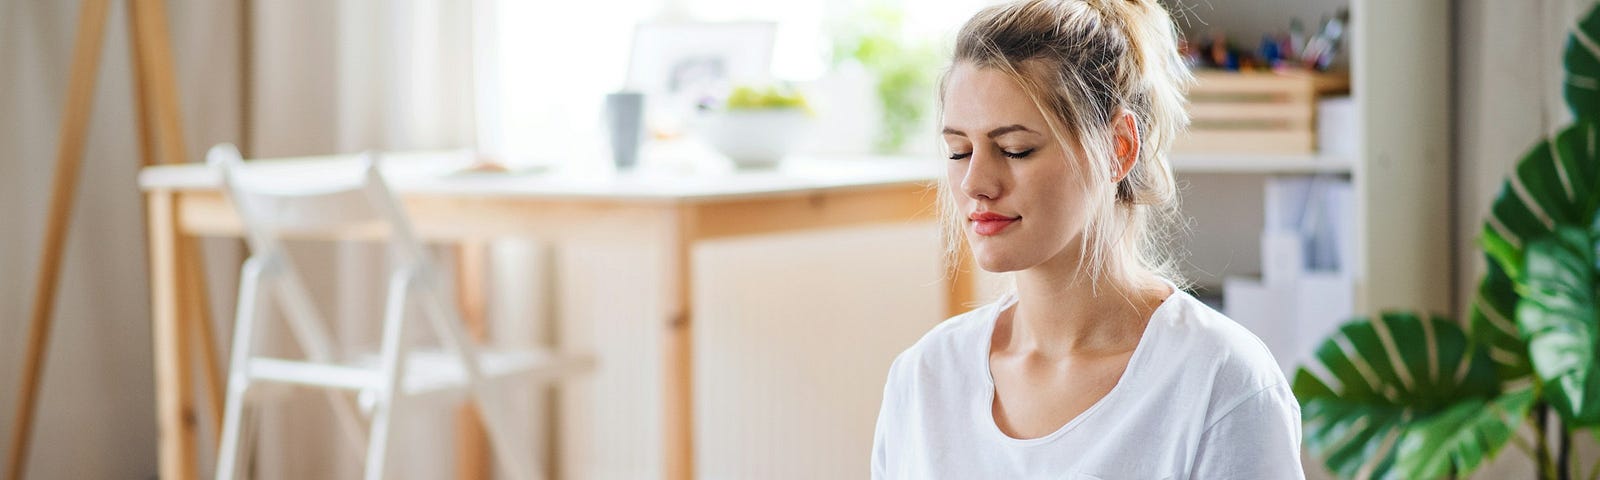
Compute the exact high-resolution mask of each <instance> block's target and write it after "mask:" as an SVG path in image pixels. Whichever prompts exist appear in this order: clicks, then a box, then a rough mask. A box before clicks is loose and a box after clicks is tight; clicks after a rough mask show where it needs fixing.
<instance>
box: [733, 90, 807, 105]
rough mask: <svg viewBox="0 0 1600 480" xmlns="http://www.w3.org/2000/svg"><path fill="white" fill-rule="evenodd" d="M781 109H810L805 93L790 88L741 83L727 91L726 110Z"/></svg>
mask: <svg viewBox="0 0 1600 480" xmlns="http://www.w3.org/2000/svg"><path fill="white" fill-rule="evenodd" d="M781 109H799V110H805V111H810V110H811V106H810V105H808V104H807V103H806V97H805V95H802V94H801V93H800V92H798V91H795V90H794V89H792V88H779V87H776V86H768V87H765V88H757V87H753V86H749V85H741V86H738V87H734V89H733V91H732V92H729V93H728V110H781Z"/></svg>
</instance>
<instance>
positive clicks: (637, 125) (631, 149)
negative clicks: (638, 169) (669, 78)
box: [605, 92, 644, 170]
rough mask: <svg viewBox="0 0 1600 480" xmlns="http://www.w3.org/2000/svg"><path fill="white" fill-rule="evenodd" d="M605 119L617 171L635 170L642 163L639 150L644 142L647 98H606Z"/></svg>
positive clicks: (635, 95) (629, 95)
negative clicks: (645, 99)
mask: <svg viewBox="0 0 1600 480" xmlns="http://www.w3.org/2000/svg"><path fill="white" fill-rule="evenodd" d="M605 119H606V131H607V133H608V134H609V135H610V137H611V158H612V160H613V161H615V162H616V164H617V169H618V170H624V169H629V168H633V166H634V165H637V164H638V163H639V146H640V144H642V143H643V142H644V94H643V93H639V92H616V93H610V94H606V112H605Z"/></svg>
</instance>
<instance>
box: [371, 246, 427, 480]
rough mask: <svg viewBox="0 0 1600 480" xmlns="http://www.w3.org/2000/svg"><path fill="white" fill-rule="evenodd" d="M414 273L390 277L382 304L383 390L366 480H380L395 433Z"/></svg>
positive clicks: (373, 428) (397, 274) (403, 273)
mask: <svg viewBox="0 0 1600 480" xmlns="http://www.w3.org/2000/svg"><path fill="white" fill-rule="evenodd" d="M414 278H415V271H414V270H409V269H408V270H403V271H400V272H396V273H395V274H393V275H391V276H390V277H389V291H388V298H387V299H385V301H384V311H383V317H384V318H383V346H382V347H381V348H382V353H381V356H380V357H379V358H380V359H381V360H380V362H382V368H383V376H384V378H383V387H382V388H381V389H380V391H379V392H378V405H377V409H376V410H375V411H374V412H373V415H372V430H371V433H370V434H369V436H368V438H367V465H366V480H383V469H384V467H385V466H387V465H386V464H387V463H388V453H389V452H388V448H389V441H390V439H391V437H392V436H393V434H394V411H395V407H396V403H397V400H398V397H399V393H400V389H401V388H403V386H402V384H401V382H400V379H401V378H403V377H404V376H405V365H406V362H405V356H406V348H405V325H406V318H405V315H406V304H407V302H406V298H407V297H408V294H410V292H411V285H412V280H413V279H414Z"/></svg>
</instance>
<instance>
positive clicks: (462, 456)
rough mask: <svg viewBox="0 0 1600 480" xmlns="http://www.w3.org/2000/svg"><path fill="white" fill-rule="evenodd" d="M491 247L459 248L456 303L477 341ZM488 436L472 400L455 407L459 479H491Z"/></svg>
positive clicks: (483, 324)
mask: <svg viewBox="0 0 1600 480" xmlns="http://www.w3.org/2000/svg"><path fill="white" fill-rule="evenodd" d="M488 250H489V248H488V245H487V244H485V243H484V242H482V241H478V240H466V241H463V242H461V244H460V245H458V246H457V247H456V302H457V303H459V304H460V305H459V306H460V308H461V321H462V322H463V323H465V324H466V327H467V328H466V330H467V334H468V335H471V336H472V339H473V340H476V341H478V342H483V341H484V340H485V339H486V338H487V337H488V330H487V320H486V319H485V312H486V311H487V308H488V303H487V298H486V295H485V294H484V291H485V290H486V287H487V286H486V285H484V282H485V279H486V278H487V277H486V276H485V275H487V273H488V272H485V271H484V267H486V266H487V265H488V263H487V262H488V258H487V257H488ZM488 435H489V434H488V432H487V431H485V430H484V427H483V416H481V415H479V414H478V409H477V408H476V407H473V405H472V403H471V402H468V403H467V404H465V405H462V406H461V408H459V409H457V410H456V478H458V479H461V480H478V479H484V478H489V477H490V474H491V473H493V471H494V469H493V467H492V465H493V463H492V462H491V461H490V458H489V448H488V443H489V440H488V438H489V436H488ZM494 453H495V454H497V455H507V454H508V452H494ZM526 453H528V454H531V453H532V452H526ZM512 455H515V453H513V454H512Z"/></svg>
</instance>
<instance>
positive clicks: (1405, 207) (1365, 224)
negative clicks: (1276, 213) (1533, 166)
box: [1171, 0, 1454, 312]
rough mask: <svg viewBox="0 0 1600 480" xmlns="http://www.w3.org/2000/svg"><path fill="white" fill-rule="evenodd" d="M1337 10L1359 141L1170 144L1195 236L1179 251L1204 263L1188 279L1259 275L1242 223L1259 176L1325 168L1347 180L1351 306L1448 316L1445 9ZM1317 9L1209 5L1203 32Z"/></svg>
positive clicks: (1402, 5)
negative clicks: (1346, 18) (1251, 147)
mask: <svg viewBox="0 0 1600 480" xmlns="http://www.w3.org/2000/svg"><path fill="white" fill-rule="evenodd" d="M1349 7H1350V13H1351V19H1350V22H1349V25H1348V27H1349V30H1348V36H1347V38H1346V40H1345V52H1347V53H1346V56H1347V57H1348V59H1349V61H1348V64H1349V65H1348V67H1347V68H1348V71H1349V72H1350V76H1349V90H1350V92H1351V98H1352V101H1353V103H1354V106H1355V115H1356V118H1357V125H1356V128H1357V131H1358V137H1359V138H1360V139H1361V141H1360V143H1359V144H1358V145H1357V146H1356V149H1355V153H1354V154H1353V155H1329V154H1323V153H1305V154H1261V153H1248V152H1246V151H1244V150H1246V149H1245V148H1243V147H1241V148H1240V151H1226V150H1223V151H1217V150H1215V149H1214V148H1204V149H1190V150H1185V149H1184V148H1182V146H1181V145H1182V144H1181V143H1180V146H1179V147H1178V148H1176V149H1175V152H1174V153H1173V155H1172V158H1171V161H1172V165H1173V168H1174V170H1175V171H1176V172H1177V173H1178V175H1179V177H1180V182H1181V183H1182V184H1185V185H1186V190H1185V192H1184V198H1183V202H1184V210H1185V212H1186V213H1188V214H1191V215H1193V216H1195V217H1196V218H1195V221H1196V228H1195V230H1196V234H1195V236H1194V237H1193V238H1191V239H1190V240H1189V243H1190V244H1189V245H1185V247H1186V248H1187V249H1188V250H1189V251H1191V252H1192V253H1191V259H1192V260H1191V262H1192V263H1202V264H1206V265H1205V266H1203V267H1200V268H1197V269H1196V270H1201V269H1204V270H1205V271H1191V272H1190V274H1191V276H1192V277H1196V280H1199V281H1200V283H1201V285H1202V286H1204V287H1218V286H1220V284H1218V283H1217V282H1215V281H1216V280H1219V279H1220V278H1222V277H1224V276H1227V275H1255V274H1259V273H1260V272H1259V267H1258V266H1257V264H1258V263H1259V262H1257V261H1256V260H1255V259H1256V258H1259V254H1260V252H1259V248H1258V247H1257V246H1256V243H1257V242H1256V232H1254V231H1244V230H1251V229H1253V228H1255V227H1259V225H1260V224H1259V222H1261V216H1262V208H1263V207H1262V205H1261V198H1262V197H1261V194H1260V193H1259V192H1260V189H1261V186H1262V184H1263V182H1265V181H1266V180H1267V179H1268V178H1272V177H1277V176H1285V175H1316V174H1336V175H1341V176H1345V177H1347V178H1348V179H1349V180H1350V182H1351V184H1352V186H1353V188H1354V191H1355V201H1354V203H1355V205H1354V206H1353V207H1354V208H1355V215H1354V219H1355V220H1354V221H1355V223H1356V231H1357V232H1358V237H1357V241H1356V244H1357V245H1356V254H1355V257H1356V264H1357V266H1356V270H1357V271H1358V272H1360V274H1359V276H1358V277H1357V278H1356V279H1355V289H1354V297H1355V298H1354V306H1355V311H1356V312H1372V311H1376V310H1378V309H1381V308H1410V309H1420V310H1431V311H1437V312H1449V311H1450V308H1451V306H1452V305H1453V304H1454V302H1452V301H1451V294H1452V291H1451V287H1450V285H1451V282H1450V279H1451V278H1452V277H1451V275H1452V271H1453V269H1452V266H1451V262H1452V259H1453V255H1452V252H1451V248H1452V244H1451V238H1450V232H1451V229H1450V224H1449V222H1450V220H1449V216H1448V212H1449V211H1450V202H1449V200H1450V187H1449V178H1450V177H1449V173H1448V172H1449V168H1448V167H1449V151H1450V149H1449V129H1448V125H1449V124H1450V119H1449V117H1448V112H1449V105H1450V96H1451V94H1450V89H1449V87H1448V86H1449V85H1450V81H1449V74H1450V52H1449V47H1448V45H1450V41H1449V39H1450V27H1449V18H1448V16H1441V15H1438V12H1440V11H1447V10H1448V4H1447V3H1446V2H1445V1H1444V0H1424V1H1420V2H1384V1H1379V0H1349ZM1318 8H1330V7H1327V6H1324V5H1313V4H1312V3H1309V2H1305V1H1288V2H1272V1H1267V0H1240V1H1238V2H1229V3H1227V4H1217V5H1216V6H1215V7H1214V9H1212V10H1211V11H1209V12H1206V18H1207V19H1208V22H1209V23H1210V24H1211V25H1208V27H1207V28H1224V29H1228V30H1229V31H1230V32H1236V33H1242V34H1244V35H1247V36H1248V35H1259V33H1258V32H1261V31H1270V30H1272V29H1276V28H1278V27H1279V26H1280V24H1277V23H1274V22H1280V21H1281V22H1287V20H1288V18H1290V17H1291V16H1296V15H1299V16H1302V17H1304V16H1305V15H1307V14H1308V12H1312V13H1314V12H1315V11H1316V9H1318ZM1247 11H1248V12H1249V15H1244V14H1243V13H1242V12H1247ZM1269 13H1270V14H1269ZM1213 20H1214V21H1213ZM1306 20H1315V19H1314V18H1306ZM1269 23H1270V24H1269ZM1257 38H1259V37H1257ZM1252 189H1253V190H1254V191H1251V190H1252ZM1199 257H1204V258H1199ZM1208 279H1209V280H1211V281H1209V282H1208V281H1207V280H1208ZM1207 293H1213V294H1215V293H1219V292H1217V291H1216V290H1214V289H1213V290H1212V291H1210V292H1207Z"/></svg>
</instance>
